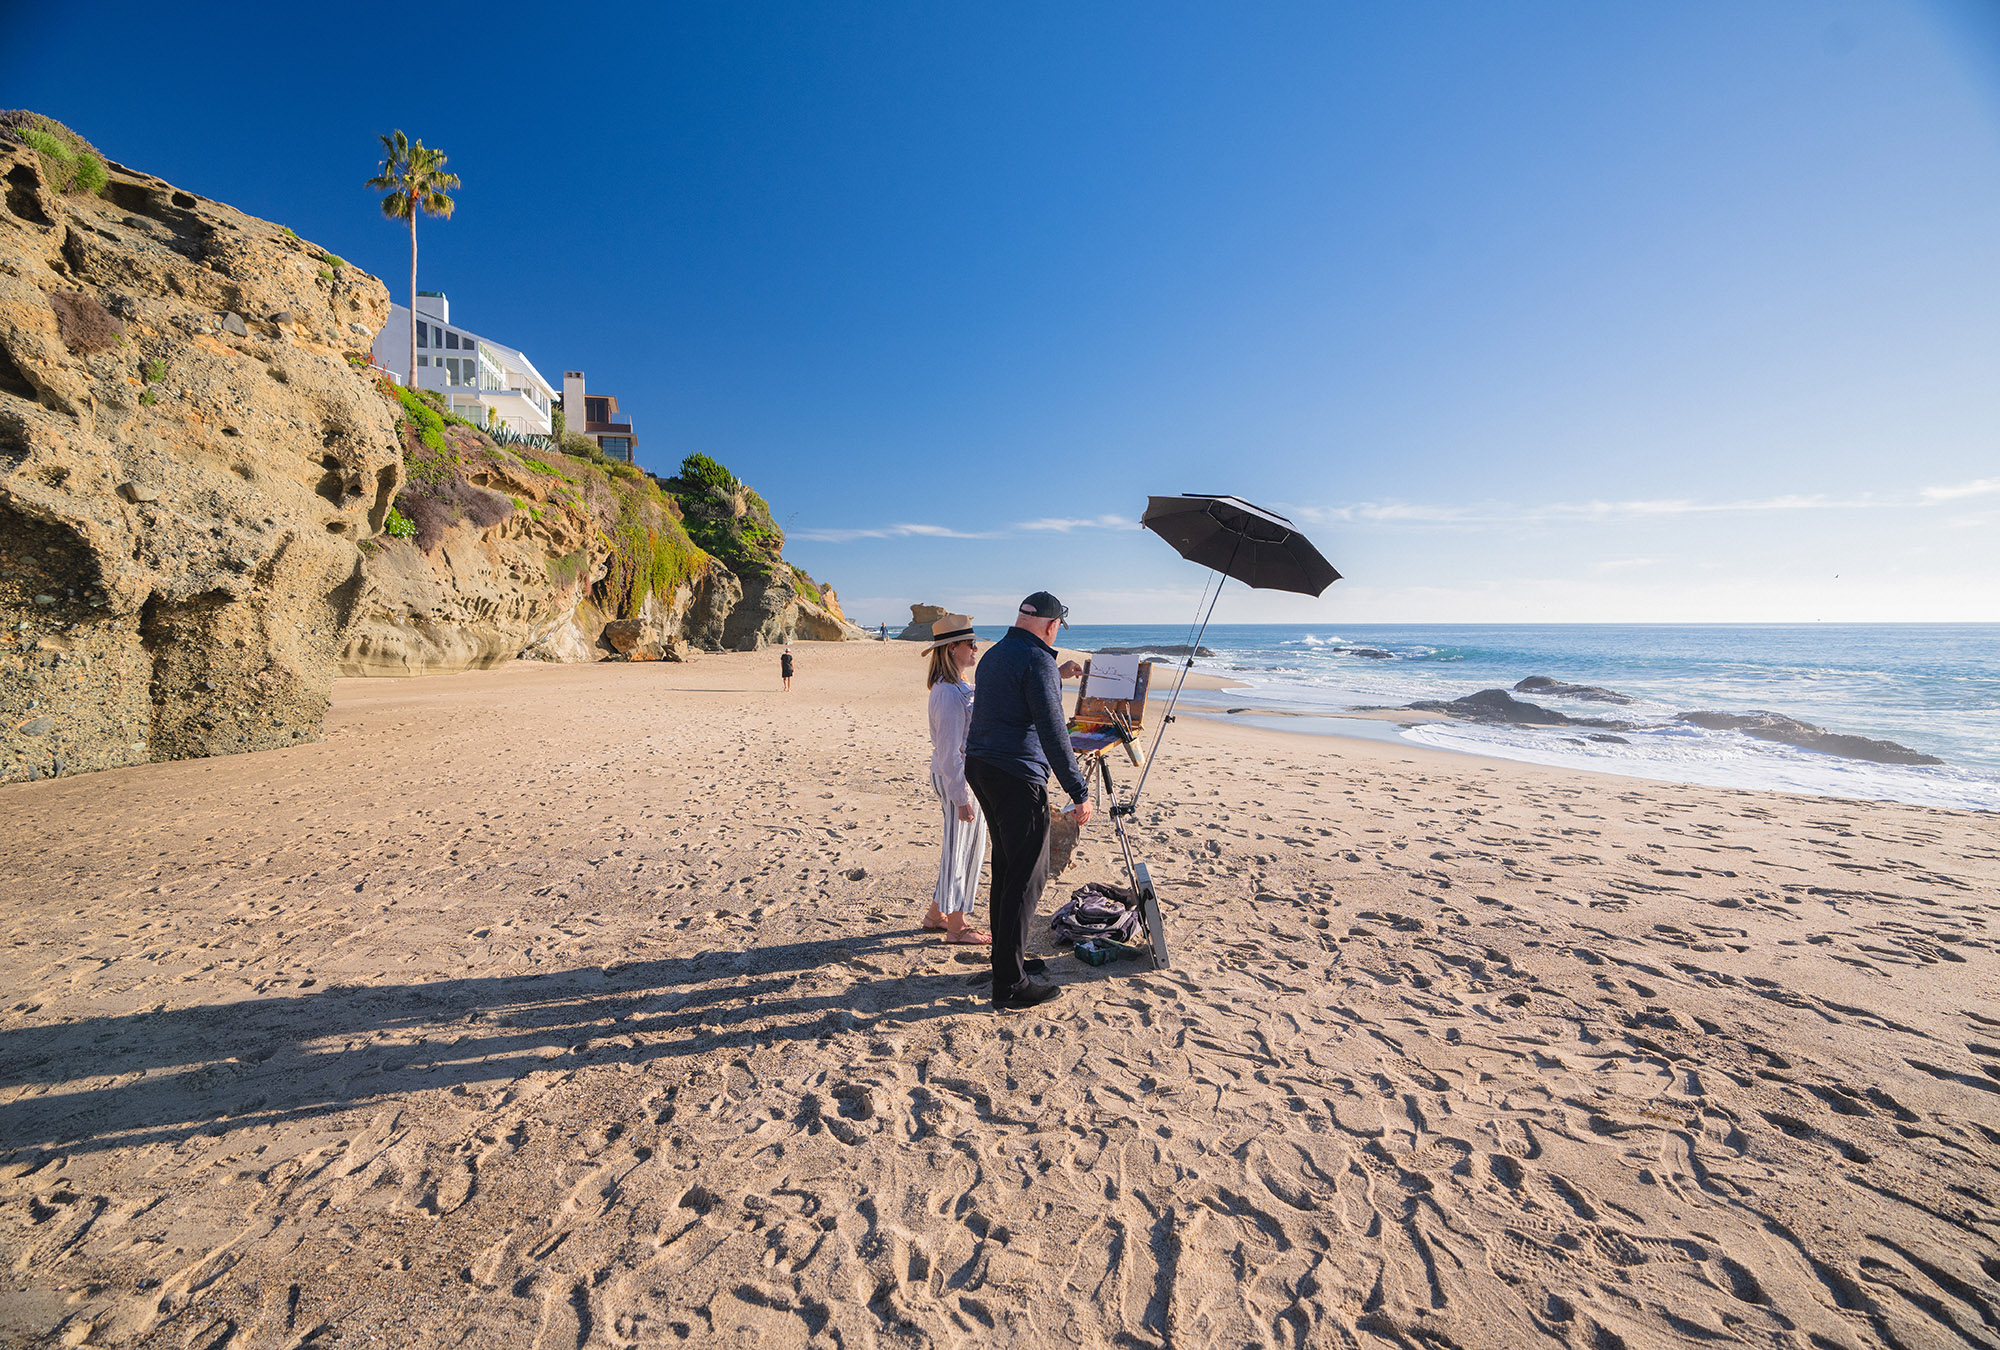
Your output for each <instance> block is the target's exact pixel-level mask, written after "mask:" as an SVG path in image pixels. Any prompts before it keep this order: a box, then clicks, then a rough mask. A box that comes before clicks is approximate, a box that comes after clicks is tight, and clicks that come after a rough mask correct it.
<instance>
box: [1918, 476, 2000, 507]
mask: <svg viewBox="0 0 2000 1350" xmlns="http://www.w3.org/2000/svg"><path fill="white" fill-rule="evenodd" d="M1992 492H2000V478H1975V479H1973V480H1972V481H1971V482H1970V483H1953V484H1950V485H1949V486H1946V487H1927V488H1925V489H1924V491H1923V497H1924V500H1925V501H1927V502H1955V501H1957V500H1958V499H1959V498H1961V497H1984V496H1986V495H1987V494H1988V493H1992Z"/></svg>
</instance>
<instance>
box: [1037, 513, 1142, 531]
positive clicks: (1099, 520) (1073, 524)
mask: <svg viewBox="0 0 2000 1350" xmlns="http://www.w3.org/2000/svg"><path fill="white" fill-rule="evenodd" d="M1138 524H1139V522H1138V521H1136V520H1133V519H1132V518H1131V517H1129V516H1089V517H1085V518H1071V517H1067V516H1045V517H1043V518H1042V519H1040V520H1024V521H1021V522H1020V523H1019V524H1017V525H1015V526H1014V528H1015V529H1017V530H1053V531H1055V532H1056V533H1058V534H1068V533H1069V532H1070V531H1071V530H1130V529H1136V528H1137V527H1138Z"/></svg>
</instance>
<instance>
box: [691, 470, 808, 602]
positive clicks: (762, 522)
mask: <svg viewBox="0 0 2000 1350" xmlns="http://www.w3.org/2000/svg"><path fill="white" fill-rule="evenodd" d="M661 486H662V487H664V488H665V489H666V491H667V492H668V493H669V494H670V495H671V496H672V497H673V499H674V501H675V502H677V503H678V504H679V506H680V510H681V515H682V517H683V518H684V519H685V521H686V523H687V532H688V534H689V535H690V536H692V537H693V539H694V542H695V543H696V544H698V545H700V546H701V548H702V551H703V552H705V553H708V554H710V555H712V556H714V557H716V558H719V559H721V560H722V562H723V564H724V565H725V566H727V567H728V568H729V570H730V571H732V572H734V573H736V574H737V575H738V576H743V575H746V574H755V575H770V574H773V573H775V572H777V571H778V570H779V569H780V568H786V567H789V566H790V565H789V564H788V563H786V562H785V561H784V559H783V558H782V557H780V556H779V555H780V554H781V553H782V552H783V550H784V547H785V532H784V531H783V530H781V529H779V528H778V524H777V522H776V521H774V520H773V519H771V508H770V506H769V505H767V504H766V503H765V501H764V499H763V498H762V497H760V496H758V495H757V491H756V489H754V488H752V487H750V486H749V485H748V484H746V483H744V482H743V481H742V480H741V479H739V478H737V476H736V475H735V474H733V473H731V472H730V471H729V470H728V469H725V468H724V467H723V466H722V465H720V464H718V463H716V462H715V461H714V460H713V459H710V458H709V457H708V456H707V455H703V454H693V455H689V456H688V457H687V458H686V459H684V460H682V461H681V467H680V472H679V473H678V474H676V475H675V476H674V477H672V478H668V479H665V480H664V481H663V482H662V484H661ZM817 598H818V597H817V596H815V597H814V599H815V600H816V599H817Z"/></svg>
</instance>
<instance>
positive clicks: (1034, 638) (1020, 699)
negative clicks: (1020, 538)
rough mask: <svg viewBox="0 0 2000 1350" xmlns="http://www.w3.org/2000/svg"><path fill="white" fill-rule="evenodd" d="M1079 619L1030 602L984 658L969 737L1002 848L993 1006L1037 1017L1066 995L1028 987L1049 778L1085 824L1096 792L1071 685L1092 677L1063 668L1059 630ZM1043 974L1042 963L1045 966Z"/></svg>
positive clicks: (1045, 847) (993, 916)
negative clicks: (1074, 725)
mask: <svg viewBox="0 0 2000 1350" xmlns="http://www.w3.org/2000/svg"><path fill="white" fill-rule="evenodd" d="M1068 619H1069V611H1068V610H1067V609H1065V608H1064V607H1063V604H1062V602H1061V601H1059V600H1057V599H1056V598H1055V597H1054V596H1053V595H1050V594H1049V593H1048V592H1047V591H1036V592H1035V593H1034V594H1033V595H1031V596H1029V597H1028V598H1027V599H1026V600H1023V601H1022V602H1021V613H1020V617H1019V618H1017V619H1015V620H1014V626H1013V627H1012V628H1010V629H1009V630H1007V635H1006V636H1005V637H1003V638H1001V639H1000V640H999V641H998V642H996V643H994V644H993V645H992V646H991V647H989V648H988V649H987V651H986V655H984V656H982V657H981V658H979V671H978V683H977V685H976V687H977V689H978V690H979V695H978V697H977V698H975V699H974V700H973V701H972V725H971V727H970V728H969V729H968V730H967V732H966V737H965V781H966V784H967V785H968V786H969V787H971V789H972V795H973V796H975V797H977V798H978V799H979V806H980V809H981V810H982V811H984V812H985V813H986V828H987V832H988V836H989V837H990V838H991V839H992V841H993V893H992V897H991V898H990V899H989V900H988V902H987V919H988V921H989V922H990V923H991V924H992V925H993V1007H994V1009H995V1010H996V1011H997V1010H1000V1009H1004V1008H1032V1007H1034V1006H1035V1005H1036V1004H1038V1003H1046V1002H1048V1001H1049V1000H1050V999H1052V998H1054V997H1055V996H1056V995H1057V994H1058V993H1060V992H1061V990H1059V989H1058V988H1057V987H1056V986H1055V985H1052V984H1037V983H1035V982H1033V981H1031V980H1029V979H1028V968H1027V965H1026V963H1025V961H1024V953H1025V952H1026V951H1027V947H1028V925H1029V924H1030V923H1032V922H1033V921H1034V917H1035V905H1036V903H1037V902H1038V901H1040V899H1041V897H1042V887H1043V886H1044V885H1046V884H1047V883H1048V879H1049V772H1050V770H1051V769H1053V770H1054V772H1055V775H1056V778H1057V780H1058V781H1059V782H1061V784H1062V787H1063V791H1065V792H1067V793H1068V794H1069V798H1070V801H1071V802H1073V803H1074V804H1075V805H1074V806H1073V807H1072V808H1071V816H1072V818H1073V819H1074V820H1075V821H1076V823H1077V824H1078V825H1082V824H1084V823H1086V822H1087V821H1089V819H1090V784H1089V783H1088V782H1087V781H1085V779H1084V776H1083V769H1082V767H1081V766H1079V765H1078V764H1077V762H1076V752H1075V751H1073V750H1071V749H1070V746H1069V723H1068V719H1067V718H1065V717H1064V716H1063V710H1062V680H1063V679H1065V678H1067V677H1069V676H1072V675H1080V674H1082V673H1083V667H1081V666H1079V665H1077V664H1076V663H1075V662H1074V661H1066V662H1064V663H1063V665H1062V666H1061V668H1060V669H1058V668H1057V666H1056V651H1055V647H1054V646H1053V645H1052V644H1053V643H1054V642H1055V636H1056V630H1057V629H1058V628H1062V627H1064V626H1066V625H1067V623H1068ZM1036 965H1037V967H1038V968H1039V966H1040V963H1039V962H1037V963H1036Z"/></svg>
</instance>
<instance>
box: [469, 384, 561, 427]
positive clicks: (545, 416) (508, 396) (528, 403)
mask: <svg viewBox="0 0 2000 1350" xmlns="http://www.w3.org/2000/svg"><path fill="white" fill-rule="evenodd" d="M479 402H480V403H481V404H482V405H484V406H485V407H488V408H491V409H492V410H493V411H494V412H495V413H496V414H498V416H499V418H500V420H501V421H502V422H505V423H506V424H507V425H508V426H510V427H512V428H513V429H514V430H515V431H520V432H525V433H527V434H528V435H531V436H546V435H548V434H549V433H550V430H551V429H552V427H553V423H551V421H550V420H549V406H548V401H547V400H546V399H540V398H537V397H536V396H535V392H534V391H533V390H531V389H482V390H480V391H479Z"/></svg>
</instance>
